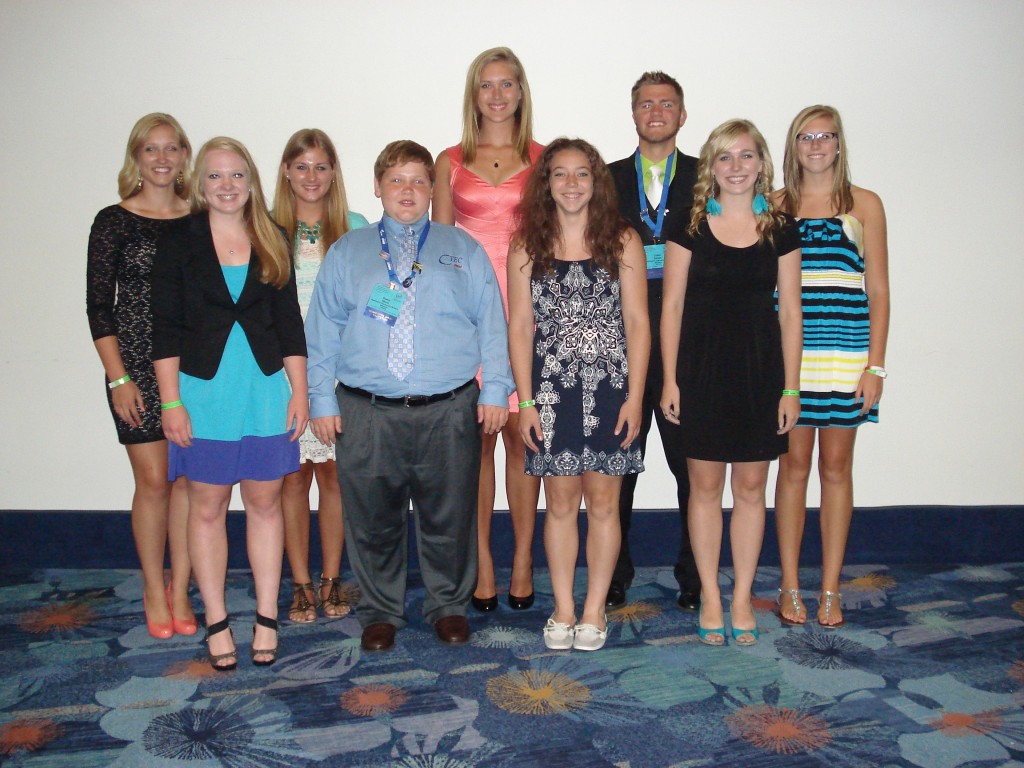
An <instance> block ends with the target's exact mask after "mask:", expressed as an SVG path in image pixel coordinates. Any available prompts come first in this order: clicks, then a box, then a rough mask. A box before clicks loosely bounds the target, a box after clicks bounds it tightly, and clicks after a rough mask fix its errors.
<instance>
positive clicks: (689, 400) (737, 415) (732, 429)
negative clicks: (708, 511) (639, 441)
mask: <svg viewBox="0 0 1024 768" xmlns="http://www.w3.org/2000/svg"><path fill="white" fill-rule="evenodd" d="M688 224H689V222H684V223H682V225H681V226H680V227H679V228H678V229H676V230H675V231H674V232H671V233H668V238H669V239H670V240H672V241H673V242H676V243H678V244H679V245H681V246H683V247H684V248H686V249H687V250H689V251H690V252H691V253H692V257H691V259H690V271H689V275H688V277H687V281H686V299H685V302H684V304H683V323H682V330H681V334H680V338H679V357H678V359H677V367H676V377H677V378H676V380H677V381H678V383H679V421H680V425H681V427H682V428H681V429H680V435H681V438H680V439H681V441H682V444H683V445H682V447H683V451H684V453H685V455H686V456H687V457H688V458H691V459H702V460H704V461H725V462H736V461H741V462H742V461H769V460H771V459H775V458H778V456H779V455H780V454H782V453H785V452H786V451H787V450H788V448H789V438H788V435H778V434H776V432H777V430H778V427H779V425H778V411H779V399H780V398H781V396H782V387H783V383H784V379H785V371H784V368H783V359H782V332H781V329H780V327H779V316H778V311H777V309H776V300H775V288H776V284H777V280H778V259H779V257H780V256H784V255H785V254H787V253H789V252H791V251H794V250H799V248H800V232H799V230H798V229H797V227H796V223H795V222H794V221H793V220H792V219H790V218H788V217H787V220H786V225H785V226H784V227H783V228H782V230H781V231H780V232H776V234H775V238H774V244H773V245H772V244H769V243H768V242H767V241H766V242H764V243H755V244H754V245H751V246H749V247H747V248H733V247H731V246H728V245H723V244H722V243H720V242H718V240H716V239H715V236H714V235H713V234H712V233H711V230H710V228H709V227H708V223H707V220H704V221H702V222H701V224H700V227H699V228H698V230H697V235H696V237H693V236H691V235H690V234H689V233H688V232H686V227H687V226H688Z"/></svg>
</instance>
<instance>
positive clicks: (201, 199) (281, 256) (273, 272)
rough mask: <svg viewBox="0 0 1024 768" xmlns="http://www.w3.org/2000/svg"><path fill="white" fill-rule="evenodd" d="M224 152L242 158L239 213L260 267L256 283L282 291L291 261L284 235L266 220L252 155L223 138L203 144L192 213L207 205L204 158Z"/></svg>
mask: <svg viewBox="0 0 1024 768" xmlns="http://www.w3.org/2000/svg"><path fill="white" fill-rule="evenodd" d="M216 150H224V151H227V152H233V153H234V154H236V155H238V156H239V157H240V158H242V162H243V163H245V167H246V173H247V174H248V176H249V199H248V200H247V201H246V203H245V208H244V210H243V211H242V219H243V221H244V222H245V229H246V232H247V233H248V235H249V240H250V241H251V242H252V247H253V250H254V251H256V257H257V258H258V259H259V263H260V282H263V283H268V284H269V285H273V286H274V287H275V288H283V287H284V286H285V285H286V284H287V283H288V278H289V277H290V276H291V268H292V260H291V254H290V253H289V249H288V245H287V244H286V243H285V239H284V235H282V234H281V230H280V229H278V228H277V224H275V223H274V220H273V219H272V218H270V212H269V211H267V204H266V202H265V201H264V198H263V187H262V185H261V184H260V174H259V171H257V170H256V164H255V163H254V162H253V161H252V155H250V154H249V150H247V149H246V148H245V146H244V145H243V144H242V142H240V141H238V140H237V139H232V138H229V137H227V136H217V137H215V138H212V139H210V140H209V141H208V142H206V143H205V144H203V146H202V148H201V149H200V150H199V154H197V155H196V172H195V173H194V174H193V176H192V192H191V194H190V195H189V202H190V204H191V206H192V212H193V213H197V212H199V211H206V210H209V204H208V203H207V200H206V197H205V196H204V195H203V177H204V176H205V175H206V156H207V155H208V154H209V153H210V152H213V151H216Z"/></svg>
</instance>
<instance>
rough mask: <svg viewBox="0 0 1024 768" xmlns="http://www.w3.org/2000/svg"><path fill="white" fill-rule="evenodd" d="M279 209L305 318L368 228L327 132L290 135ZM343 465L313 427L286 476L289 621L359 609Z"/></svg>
mask: <svg viewBox="0 0 1024 768" xmlns="http://www.w3.org/2000/svg"><path fill="white" fill-rule="evenodd" d="M273 214H274V220H275V221H276V222H277V223H278V225H280V226H281V228H282V229H284V231H285V232H287V233H288V234H289V235H290V236H291V240H292V260H293V262H294V264H295V280H296V283H297V285H298V292H299V309H300V310H302V316H303V317H305V316H306V311H307V310H308V309H309V301H310V298H311V297H312V295H313V284H314V283H315V282H316V276H317V274H318V273H319V272H320V265H321V264H322V263H323V261H324V254H325V253H326V252H327V249H328V248H329V247H330V246H331V244H332V243H334V242H335V241H336V240H339V239H341V236H342V235H344V234H345V233H346V232H348V231H349V230H350V229H357V228H359V227H365V226H367V225H368V222H367V221H366V218H365V217H363V216H361V215H360V214H358V213H353V212H352V211H349V209H348V199H347V196H346V195H345V181H344V179H343V178H342V175H341V164H340V163H339V162H338V152H337V150H336V149H335V148H334V142H332V141H331V139H330V137H328V136H327V134H326V133H324V132H323V131H321V130H319V129H317V128H303V129H302V130H300V131H296V132H295V133H294V134H292V137H291V138H290V139H288V143H287V144H285V147H284V152H283V153H282V155H281V166H280V168H279V170H278V174H277V189H276V191H275V193H274V211H273ZM336 467H337V465H336V464H335V461H334V446H333V445H324V444H323V443H321V442H320V441H319V440H317V439H316V436H315V435H314V434H313V432H312V430H310V429H309V427H307V428H306V431H305V433H303V435H302V437H301V438H299V471H298V472H293V473H291V474H290V475H285V478H284V486H283V488H282V491H281V506H282V508H283V509H284V547H285V552H286V553H287V555H288V565H289V566H290V568H291V572H292V604H291V607H290V608H289V609H288V619H289V620H290V621H294V622H296V623H299V624H308V623H309V622H312V621H316V609H317V607H320V608H322V609H323V612H324V616H325V617H326V618H328V619H337V618H340V617H342V616H345V615H347V614H348V612H349V611H350V610H351V606H349V604H348V602H346V601H345V599H344V598H342V596H341V553H342V549H343V547H344V543H345V529H344V526H343V524H342V516H341V488H340V487H338V471H337V468H336ZM314 477H315V478H316V486H317V495H318V496H319V498H320V502H319V505H318V509H317V516H316V517H317V525H318V526H319V527H320V551H321V560H320V563H321V571H320V581H319V584H318V585H317V587H316V591H314V586H313V578H312V576H310V570H309V526H310V517H311V515H310V508H309V491H310V488H311V487H312V484H313V478H314Z"/></svg>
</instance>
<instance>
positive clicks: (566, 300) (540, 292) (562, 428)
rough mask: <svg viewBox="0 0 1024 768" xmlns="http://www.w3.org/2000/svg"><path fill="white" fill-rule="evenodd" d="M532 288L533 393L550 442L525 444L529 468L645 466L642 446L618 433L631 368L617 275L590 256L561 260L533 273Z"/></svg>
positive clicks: (542, 472)
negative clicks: (625, 442) (626, 445)
mask: <svg viewBox="0 0 1024 768" xmlns="http://www.w3.org/2000/svg"><path fill="white" fill-rule="evenodd" d="M531 294H532V299H533V313H534V321H535V322H536V324H537V327H536V331H535V332H534V347H533V349H534V354H533V392H534V395H533V397H534V400H535V401H536V403H537V409H538V412H539V413H540V421H541V427H542V429H543V430H544V441H543V446H542V450H541V451H540V452H539V453H532V452H530V451H529V449H527V455H526V472H527V474H529V475H537V476H558V477H561V476H572V475H581V474H583V473H584V472H588V471H590V472H600V473H601V474H605V475H629V474H636V473H638V472H642V471H643V469H644V465H643V453H642V451H641V450H640V448H639V447H635V448H632V447H631V448H630V449H629V450H623V449H622V448H621V447H620V445H619V444H620V443H621V442H622V435H615V434H614V432H615V424H616V422H617V421H618V418H619V410H620V409H621V408H622V404H623V403H624V402H625V401H626V395H627V394H628V391H627V388H626V387H627V384H628V374H629V367H628V365H627V363H626V334H625V329H624V327H623V324H622V303H621V301H620V299H619V281H618V280H617V279H616V280H613V279H611V277H610V276H609V275H608V273H607V272H606V271H605V270H603V269H599V268H596V267H595V266H594V263H593V261H592V260H590V259H588V260H586V261H555V262H554V266H553V271H552V272H550V273H548V274H546V275H536V274H535V275H534V276H533V278H532V280H531ZM635 445H636V443H634V446H635Z"/></svg>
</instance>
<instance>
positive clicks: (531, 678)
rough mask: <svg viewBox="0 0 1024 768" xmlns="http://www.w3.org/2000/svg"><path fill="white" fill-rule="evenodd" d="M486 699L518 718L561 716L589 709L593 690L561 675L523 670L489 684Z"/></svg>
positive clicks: (491, 680)
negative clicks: (518, 716)
mask: <svg viewBox="0 0 1024 768" xmlns="http://www.w3.org/2000/svg"><path fill="white" fill-rule="evenodd" d="M487 697H488V698H489V699H490V700H491V701H492V702H494V704H495V706H497V707H499V708H501V709H504V710H505V711H506V712H511V713H513V714H516V715H559V714H562V713H563V712H574V711H576V710H578V709H583V707H585V706H587V704H588V703H590V689H589V688H587V686H585V685H583V683H580V682H578V681H576V680H573V679H572V678H571V677H569V676H568V675H564V674H562V673H561V672H550V671H548V670H543V669H524V670H518V671H516V672H508V673H506V674H504V675H500V676H498V677H492V678H491V679H490V680H488V681H487Z"/></svg>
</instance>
